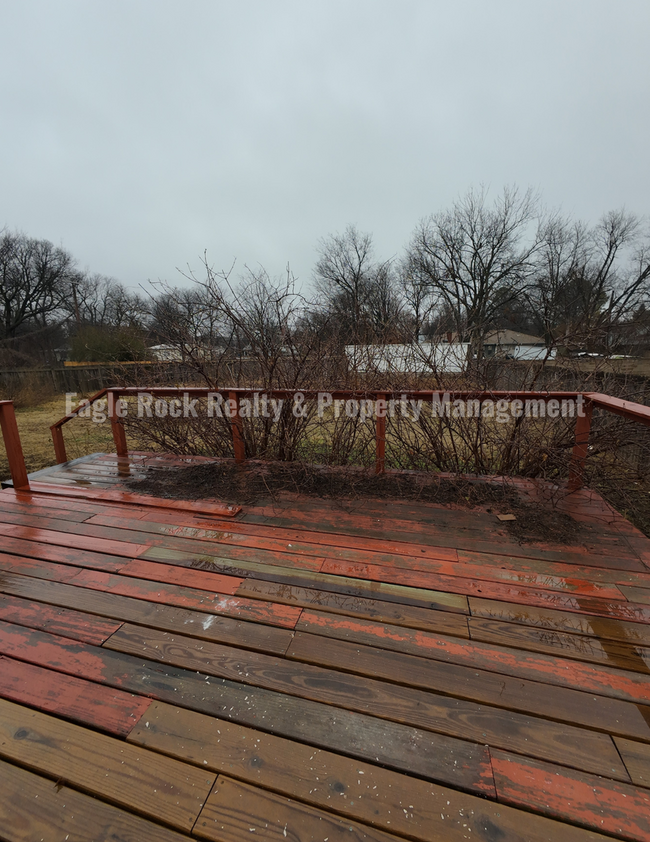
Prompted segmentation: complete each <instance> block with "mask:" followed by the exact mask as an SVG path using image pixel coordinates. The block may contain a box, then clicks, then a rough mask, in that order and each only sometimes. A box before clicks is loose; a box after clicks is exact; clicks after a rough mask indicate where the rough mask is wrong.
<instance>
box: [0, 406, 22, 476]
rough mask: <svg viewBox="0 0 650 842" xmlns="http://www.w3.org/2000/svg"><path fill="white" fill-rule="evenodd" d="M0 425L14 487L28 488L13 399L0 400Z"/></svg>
mask: <svg viewBox="0 0 650 842" xmlns="http://www.w3.org/2000/svg"><path fill="white" fill-rule="evenodd" d="M0 427H1V428H2V438H3V440H4V446H5V450H6V453H7V461H8V462H9V472H10V474H11V479H12V481H13V484H14V486H15V488H29V479H28V478H27V468H26V467H25V457H24V456H23V446H22V444H21V441H20V434H19V433H18V425H17V424H16V413H15V412H14V405H13V401H0Z"/></svg>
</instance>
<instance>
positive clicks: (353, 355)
mask: <svg viewBox="0 0 650 842" xmlns="http://www.w3.org/2000/svg"><path fill="white" fill-rule="evenodd" d="M468 348H469V344H468V343H467V342H451V343H435V344H434V343H432V342H419V343H417V344H415V343H413V344H411V345H346V346H345V355H346V357H347V359H348V365H349V366H350V368H351V369H353V370H354V371H358V372H360V373H364V372H369V371H375V372H381V373H382V374H386V373H390V374H426V373H430V372H460V371H464V370H465V368H466V366H467V352H468Z"/></svg>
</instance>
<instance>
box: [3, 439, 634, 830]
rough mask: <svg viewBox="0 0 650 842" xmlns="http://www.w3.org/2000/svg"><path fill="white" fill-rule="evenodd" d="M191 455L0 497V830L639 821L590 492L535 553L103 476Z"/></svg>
mask: <svg viewBox="0 0 650 842" xmlns="http://www.w3.org/2000/svg"><path fill="white" fill-rule="evenodd" d="M196 461H197V460H196V459H194V458H193V457H188V458H186V457H178V458H176V457H174V458H167V457H164V456H163V457H158V456H156V457H152V456H151V455H147V454H134V455H133V457H132V458H130V459H128V460H121V459H116V458H115V457H114V456H110V455H108V456H97V457H93V458H90V459H87V460H83V461H81V462H78V463H76V464H75V465H72V466H70V467H69V468H67V467H66V466H63V467H62V468H61V469H59V470H57V472H56V477H57V481H58V482H60V483H62V484H60V485H56V486H55V485H49V486H47V487H46V486H45V485H41V484H40V483H41V482H42V480H43V479H44V478H43V477H39V484H35V486H34V489H33V491H32V493H30V494H25V493H23V492H15V491H13V490H11V489H9V490H6V491H3V492H0V500H3V501H4V503H5V505H4V506H3V507H0V508H2V511H1V512H0V536H1V540H2V549H1V550H0V744H1V745H0V778H1V779H2V781H0V826H1V827H2V830H1V831H0V837H2V838H3V839H5V838H6V839H12V840H13V839H16V840H21V842H26V840H29V842H31V840H32V839H33V838H39V839H40V838H43V839H47V840H48V842H50V841H51V842H55V840H56V842H60V840H61V839H63V838H65V836H66V834H69V836H70V839H73V838H74V839H77V840H78V842H84V840H86V839H88V840H90V839H93V840H94V839H95V838H104V837H105V836H106V834H108V835H109V836H110V834H113V835H114V836H115V837H116V838H128V839H133V840H135V839H137V840H143V842H149V840H151V842H153V840H154V839H155V840H160V842H172V840H174V842H177V840H180V839H184V838H194V839H219V840H223V842H243V840H244V838H246V839H251V838H258V837H260V836H261V838H268V839H269V840H270V839H277V840H278V842H282V840H284V839H285V838H295V839H296V840H298V839H300V840H303V839H304V840H307V839H309V838H312V839H318V840H322V839H324V838H326V837H327V838H328V839H330V840H332V842H334V840H343V839H344V838H345V839H348V840H369V842H391V840H397V839H399V838H409V839H413V840H420V839H421V840H432V841H433V840H436V842H437V840H439V839H442V838H444V839H445V840H446V839H450V840H453V841H454V842H455V840H461V839H466V838H474V839H479V840H483V842H494V840H495V839H500V840H504V842H515V840H517V842H521V840H522V839H526V840H527V842H528V841H529V840H530V841H531V842H538V840H539V842H541V840H546V842H556V841H557V840H558V839H562V840H567V842H583V841H584V842H587V840H592V842H595V840H599V839H604V838H609V839H611V838H612V837H614V838H620V839H632V840H634V839H639V840H647V839H648V838H649V836H648V826H647V825H648V811H647V804H648V801H647V799H648V796H649V794H650V669H649V668H648V653H649V652H650V604H649V602H648V593H650V541H648V540H647V539H645V538H644V537H643V536H641V535H640V533H638V532H636V531H635V530H634V528H633V527H631V526H630V525H629V524H627V523H626V522H625V521H623V520H622V519H621V518H620V517H619V516H618V515H616V513H614V512H612V510H611V509H608V508H607V506H606V505H605V504H603V503H602V501H600V499H599V498H598V497H597V495H593V494H588V493H585V494H581V495H578V496H577V497H576V500H575V504H574V512H575V516H576V517H577V519H578V520H579V521H580V523H582V524H584V525H585V526H584V529H583V538H582V539H581V544H576V545H571V546H568V547H563V546H557V545H552V544H538V545H530V544H518V543H517V542H516V540H515V539H514V538H513V536H512V535H511V534H510V533H508V531H507V529H506V528H505V527H504V526H503V525H502V524H499V523H498V521H496V518H495V517H494V516H493V515H492V514H490V513H487V512H485V511H480V510H474V511H472V512H467V511H463V510H456V509H453V508H448V507H439V506H434V505H430V504H426V503H419V502H418V503H416V502H412V501H394V502H393V501H386V500H378V501H366V505H365V506H364V505H356V507H355V504H354V502H347V503H346V504H345V506H344V507H341V506H338V505H336V504H335V503H334V504H333V503H331V502H330V501H327V500H314V499H306V498H303V499H300V498H297V497H296V496H295V495H285V496H284V498H283V499H282V501H280V502H279V503H278V502H277V501H276V502H273V504H272V505H271V504H270V503H268V502H265V501H260V503H259V504H255V505H253V506H249V507H247V508H246V509H245V510H244V511H243V512H241V513H239V514H237V515H234V513H225V512H224V510H223V504H204V505H201V504H198V505H192V504H182V505H176V504H175V503H173V502H170V501H163V502H161V501H156V500H154V499H148V500H146V502H144V501H143V500H142V498H139V497H137V496H128V495H124V494H123V493H122V489H121V488H120V481H121V479H122V478H123V477H124V476H127V475H129V474H130V475H134V474H135V475H145V474H146V473H147V471H148V470H154V471H157V470H159V469H161V468H173V467H174V466H181V465H185V464H192V463H193V462H196ZM199 461H201V460H199ZM203 461H205V460H203ZM97 465H99V468H97V467H96V466H97ZM52 476H53V477H54V474H52ZM66 483H67V484H66ZM88 483H90V484H91V485H90V486H88ZM95 483H97V485H95ZM519 484H520V485H521V486H522V488H525V487H526V485H525V481H521V482H520V483H519ZM85 488H89V491H86V490H85ZM106 491H108V492H109V493H106ZM118 492H119V493H118ZM220 506H221V508H219V507H220ZM233 515H234V516H233ZM30 734H31V735H33V739H31V740H30ZM125 741H126V742H125ZM125 747H128V750H126V748H125ZM68 749H69V750H68ZM98 758H99V759H98ZM107 758H108V759H107ZM123 760H124V761H126V762H125V763H123V762H122V761H123ZM66 764H67V765H66ZM26 767H29V768H26ZM125 767H127V768H125ZM86 770H89V772H88V773H87V774H86ZM179 770H180V772H183V773H184V772H187V773H186V774H185V775H184V778H183V775H182V774H181V777H179ZM107 772H108V773H109V774H108V777H107ZM181 778H183V780H181ZM174 781H176V785H177V786H179V787H180V790H179V796H178V797H177V798H167V799H165V797H164V796H163V791H164V788H165V786H171V785H174ZM183 781H184V782H183ZM188 781H196V782H198V781H201V784H200V786H199V785H198V783H197V786H190V785H189V784H188ZM156 782H159V783H160V787H159V786H158V785H157V783H156ZM55 784H56V785H55ZM199 789H200V792H199V791H198V790H199ZM154 790H155V791H154ZM181 793H182V794H181ZM36 796H38V798H36ZM62 796H65V797H62ZM70 805H72V806H73V807H74V810H69V809H68V808H69V806H70ZM603 833H605V834H606V836H605V837H604V836H602V834H603ZM285 834H286V836H285Z"/></svg>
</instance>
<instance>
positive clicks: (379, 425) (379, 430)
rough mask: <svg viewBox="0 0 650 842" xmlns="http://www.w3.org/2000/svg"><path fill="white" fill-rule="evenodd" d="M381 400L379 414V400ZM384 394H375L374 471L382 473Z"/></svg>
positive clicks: (384, 420) (384, 423)
mask: <svg viewBox="0 0 650 842" xmlns="http://www.w3.org/2000/svg"><path fill="white" fill-rule="evenodd" d="M380 401H382V404H383V406H382V410H381V415H380V410H379V402H380ZM385 404H386V395H382V394H380V395H375V418H376V426H375V436H376V438H375V473H376V474H383V473H385V471H386V406H385Z"/></svg>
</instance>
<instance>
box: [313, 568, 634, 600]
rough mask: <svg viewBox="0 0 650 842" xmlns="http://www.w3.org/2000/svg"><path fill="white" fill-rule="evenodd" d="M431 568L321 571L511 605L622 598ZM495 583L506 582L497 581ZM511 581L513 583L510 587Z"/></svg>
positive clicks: (563, 584) (579, 584)
mask: <svg viewBox="0 0 650 842" xmlns="http://www.w3.org/2000/svg"><path fill="white" fill-rule="evenodd" d="M432 566H433V565H432V563H431V562H429V570H427V571H420V570H407V569H403V568H397V569H395V568H387V567H385V566H379V565H373V564H360V563H355V562H351V561H332V560H330V559H325V562H324V564H323V567H322V572H323V573H333V574H337V575H341V576H356V577H358V578H360V579H369V580H371V581H375V582H394V583H395V584H400V585H408V586H410V587H414V588H431V589H433V590H447V591H449V592H451V593H463V594H469V595H472V596H474V595H476V594H481V595H483V596H484V597H487V598H493V599H503V600H504V601H508V600H510V601H512V602H524V603H526V602H528V601H529V600H531V599H543V596H542V597H540V594H539V590H550V591H559V592H561V593H567V592H568V593H575V594H581V595H582V594H585V595H589V596H594V597H598V598H599V599H614V600H617V599H619V600H623V599H624V597H623V595H622V593H621V592H620V590H619V589H618V588H617V587H615V586H613V585H600V584H595V583H593V582H589V581H588V580H587V579H579V578H575V577H574V578H567V577H560V576H546V575H541V576H537V575H535V574H526V573H515V572H512V571H509V570H501V569H499V568H489V567H488V568H482V569H481V570H480V571H476V570H474V569H472V568H471V566H470V565H465V564H460V563H452V562H447V563H444V562H440V563H439V564H438V565H437V566H438V570H433V569H431V568H432ZM469 577H471V578H469ZM499 580H506V581H505V582H501V581H499ZM511 582H512V583H515V584H510V583H511ZM519 582H521V583H523V584H526V585H528V584H530V585H533V587H519V586H518V585H517V584H516V583H519ZM535 586H536V587H535Z"/></svg>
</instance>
